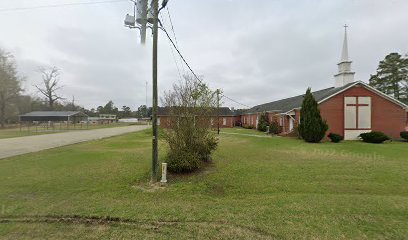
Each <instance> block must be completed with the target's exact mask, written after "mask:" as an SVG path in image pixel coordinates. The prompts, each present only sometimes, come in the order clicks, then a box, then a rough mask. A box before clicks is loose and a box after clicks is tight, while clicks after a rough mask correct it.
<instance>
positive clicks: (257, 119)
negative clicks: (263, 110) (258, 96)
mask: <svg viewBox="0 0 408 240" xmlns="http://www.w3.org/2000/svg"><path fill="white" fill-rule="evenodd" d="M258 118H259V117H258V116H256V125H255V126H256V129H258V121H259V120H258Z"/></svg>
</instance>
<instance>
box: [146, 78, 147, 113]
mask: <svg viewBox="0 0 408 240" xmlns="http://www.w3.org/2000/svg"><path fill="white" fill-rule="evenodd" d="M146 110H147V81H146Z"/></svg>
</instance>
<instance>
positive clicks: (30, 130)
mask: <svg viewBox="0 0 408 240" xmlns="http://www.w3.org/2000/svg"><path fill="white" fill-rule="evenodd" d="M140 124H144V123H140ZM129 125H132V124H129V123H112V124H89V125H87V124H75V125H73V124H71V125H69V126H66V125H61V127H60V126H59V125H56V126H55V127H54V128H51V127H46V126H45V125H41V126H37V127H36V126H30V127H28V126H27V125H25V126H24V127H22V128H21V129H20V128H19V127H16V128H6V129H0V139H4V138H14V137H25V136H34V135H44V134H52V133H60V132H68V131H85V130H92V129H100V128H112V127H123V126H129Z"/></svg>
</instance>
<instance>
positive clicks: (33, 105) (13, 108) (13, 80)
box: [0, 48, 152, 128]
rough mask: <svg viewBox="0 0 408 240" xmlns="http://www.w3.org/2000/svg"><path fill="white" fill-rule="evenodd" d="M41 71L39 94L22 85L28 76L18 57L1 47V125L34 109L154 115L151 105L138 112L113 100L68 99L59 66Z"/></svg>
mask: <svg viewBox="0 0 408 240" xmlns="http://www.w3.org/2000/svg"><path fill="white" fill-rule="evenodd" d="M38 71H39V73H40V74H41V77H42V82H41V83H40V84H37V85H34V87H35V88H36V89H37V90H38V93H39V95H38V96H36V95H30V94H27V93H26V92H25V91H24V89H23V87H22V83H23V81H24V80H25V78H24V77H23V76H20V75H19V73H18V72H17V65H16V61H15V58H14V56H13V55H12V54H11V53H8V52H6V51H5V50H3V49H1V48H0V128H5V127H6V125H7V124H12V123H16V122H18V118H19V117H18V116H19V115H20V114H24V113H28V112H32V111H81V112H84V113H85V114H87V115H89V116H98V115H99V114H116V115H117V116H118V118H126V117H137V118H145V117H150V116H151V112H152V110H151V107H147V106H146V105H141V106H140V107H139V108H138V109H137V110H135V111H132V109H131V108H130V107H129V106H122V107H121V108H120V109H119V108H118V107H116V106H115V105H114V103H113V101H111V100H110V101H108V103H107V104H105V105H103V106H98V107H96V108H92V109H86V108H84V107H81V106H80V105H78V104H76V103H75V98H74V97H73V98H72V100H68V99H67V98H64V97H63V96H62V95H61V94H60V93H59V92H60V90H61V89H62V88H63V85H61V83H60V74H61V70H60V69H59V68H57V67H50V68H40V69H39V70H38Z"/></svg>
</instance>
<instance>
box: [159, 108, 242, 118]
mask: <svg viewBox="0 0 408 240" xmlns="http://www.w3.org/2000/svg"><path fill="white" fill-rule="evenodd" d="M213 111H214V112H213V114H214V116H216V115H217V109H216V108H214V109H213ZM168 114H169V108H168V107H159V108H158V111H157V115H158V116H166V115H168ZM219 115H220V116H235V115H236V114H235V113H234V112H233V111H231V109H229V108H228V107H220V108H219Z"/></svg>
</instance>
